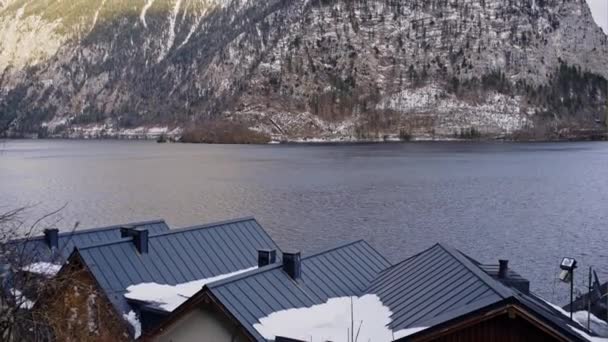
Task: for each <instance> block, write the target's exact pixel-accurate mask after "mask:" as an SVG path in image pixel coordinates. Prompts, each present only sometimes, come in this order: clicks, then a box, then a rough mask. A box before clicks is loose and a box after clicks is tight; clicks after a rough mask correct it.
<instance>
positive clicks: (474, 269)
mask: <svg viewBox="0 0 608 342" xmlns="http://www.w3.org/2000/svg"><path fill="white" fill-rule="evenodd" d="M438 245H439V247H440V248H442V249H443V250H444V251H445V252H446V253H448V254H450V255H451V256H452V257H453V258H454V259H456V260H457V261H458V262H459V263H460V264H461V265H462V266H464V267H465V268H467V269H468V270H469V271H471V273H473V274H474V275H475V276H476V277H477V278H479V280H481V281H482V282H484V283H485V284H486V285H487V286H488V287H489V288H490V289H492V291H494V292H496V294H498V295H499V296H501V297H502V298H503V299H506V298H509V297H513V292H512V291H511V290H509V289H508V288H507V287H505V286H504V285H502V283H500V282H499V281H497V280H494V278H492V277H491V276H490V275H489V274H487V273H486V272H484V270H482V269H481V268H479V266H477V265H475V264H474V263H473V262H472V261H471V260H469V259H472V258H471V257H469V256H467V255H466V254H464V253H462V252H461V251H459V250H457V249H454V248H452V247H450V246H447V245H443V244H441V243H438ZM472 260H474V259H472ZM477 263H479V262H477Z"/></svg>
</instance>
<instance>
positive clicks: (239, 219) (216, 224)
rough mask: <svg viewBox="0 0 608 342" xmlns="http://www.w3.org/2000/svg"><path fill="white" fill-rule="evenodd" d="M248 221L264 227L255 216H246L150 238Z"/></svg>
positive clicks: (185, 228) (175, 230)
mask: <svg viewBox="0 0 608 342" xmlns="http://www.w3.org/2000/svg"><path fill="white" fill-rule="evenodd" d="M246 221H254V222H255V223H257V224H258V225H259V226H260V227H262V225H261V224H260V223H259V222H258V220H256V219H255V217H253V216H245V217H241V218H235V219H230V220H223V221H217V222H211V223H205V224H199V225H196V226H187V227H180V228H175V229H171V230H170V231H168V232H164V233H159V234H155V235H154V236H150V238H153V237H159V236H164V235H171V234H175V233H181V232H187V231H190V230H199V229H209V228H215V227H217V226H222V225H226V224H232V223H238V222H246ZM262 230H264V227H262ZM264 231H265V230H264Z"/></svg>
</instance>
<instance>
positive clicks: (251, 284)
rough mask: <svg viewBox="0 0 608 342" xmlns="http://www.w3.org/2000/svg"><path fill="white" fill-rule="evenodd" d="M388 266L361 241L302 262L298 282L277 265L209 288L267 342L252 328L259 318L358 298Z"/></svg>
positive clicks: (256, 336) (380, 256)
mask: <svg viewBox="0 0 608 342" xmlns="http://www.w3.org/2000/svg"><path fill="white" fill-rule="evenodd" d="M389 266H390V263H389V262H388V261H387V260H386V259H384V257H383V256H382V255H381V254H380V253H378V252H377V251H376V250H374V249H373V248H372V247H371V246H370V245H369V244H367V243H366V242H364V241H357V242H353V243H350V244H347V245H344V246H341V247H338V248H334V249H331V250H328V251H325V252H321V253H318V254H315V255H311V256H308V257H304V258H302V276H301V278H300V279H298V280H297V281H294V280H293V279H292V278H290V277H289V276H288V275H287V273H285V272H284V271H283V269H282V266H281V265H280V264H275V265H272V266H267V267H264V268H261V269H259V270H256V271H251V272H248V273H245V274H242V275H238V276H235V277H232V278H229V279H226V280H223V281H219V282H215V283H212V284H208V285H207V288H208V290H209V291H211V292H212V293H213V295H214V296H216V297H217V298H218V299H219V300H220V301H221V303H222V304H223V305H224V306H225V307H226V308H227V309H228V310H229V311H230V312H231V313H232V314H233V315H234V316H235V317H236V318H237V319H238V320H239V322H240V323H241V324H242V325H243V327H244V328H245V329H247V331H248V332H249V333H250V334H251V335H252V336H254V337H255V338H256V339H258V340H264V339H263V337H262V336H261V335H260V334H259V333H258V332H257V331H256V330H255V329H254V328H253V325H254V324H256V323H258V320H259V319H260V318H262V317H265V316H267V315H269V314H271V313H273V312H276V311H280V310H286V309H291V308H299V307H309V306H312V305H315V304H321V303H324V302H326V301H327V300H328V299H330V298H334V297H343V296H359V295H361V294H363V293H364V292H365V289H367V288H368V287H369V285H370V284H371V283H372V282H373V280H374V279H375V278H376V276H377V275H378V274H379V273H380V272H381V271H382V270H384V269H386V268H387V267H389Z"/></svg>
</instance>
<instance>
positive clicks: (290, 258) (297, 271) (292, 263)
mask: <svg viewBox="0 0 608 342" xmlns="http://www.w3.org/2000/svg"><path fill="white" fill-rule="evenodd" d="M283 271H285V272H286V273H287V274H288V275H289V276H290V277H291V279H294V280H296V279H299V278H300V277H301V276H302V257H301V254H300V252H289V253H288V252H283Z"/></svg>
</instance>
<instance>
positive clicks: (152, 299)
mask: <svg viewBox="0 0 608 342" xmlns="http://www.w3.org/2000/svg"><path fill="white" fill-rule="evenodd" d="M255 269H257V266H254V267H250V268H246V269H243V270H239V271H236V272H232V273H226V274H220V275H218V276H214V277H211V278H206V279H200V280H194V281H191V282H187V283H182V284H177V285H166V284H157V283H141V284H137V285H131V286H129V287H127V293H125V298H127V299H131V300H136V301H140V302H146V303H150V304H153V305H155V306H156V307H157V308H158V309H161V310H164V311H167V312H171V311H173V310H175V309H176V308H177V307H178V306H180V305H181V304H182V303H183V302H185V301H186V300H188V299H189V298H190V297H192V296H193V295H194V294H195V293H197V292H198V291H200V290H201V289H202V288H203V286H205V285H206V284H209V283H212V282H215V281H219V280H222V279H226V278H230V277H233V276H235V275H238V274H241V273H245V272H249V271H253V270H255Z"/></svg>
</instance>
